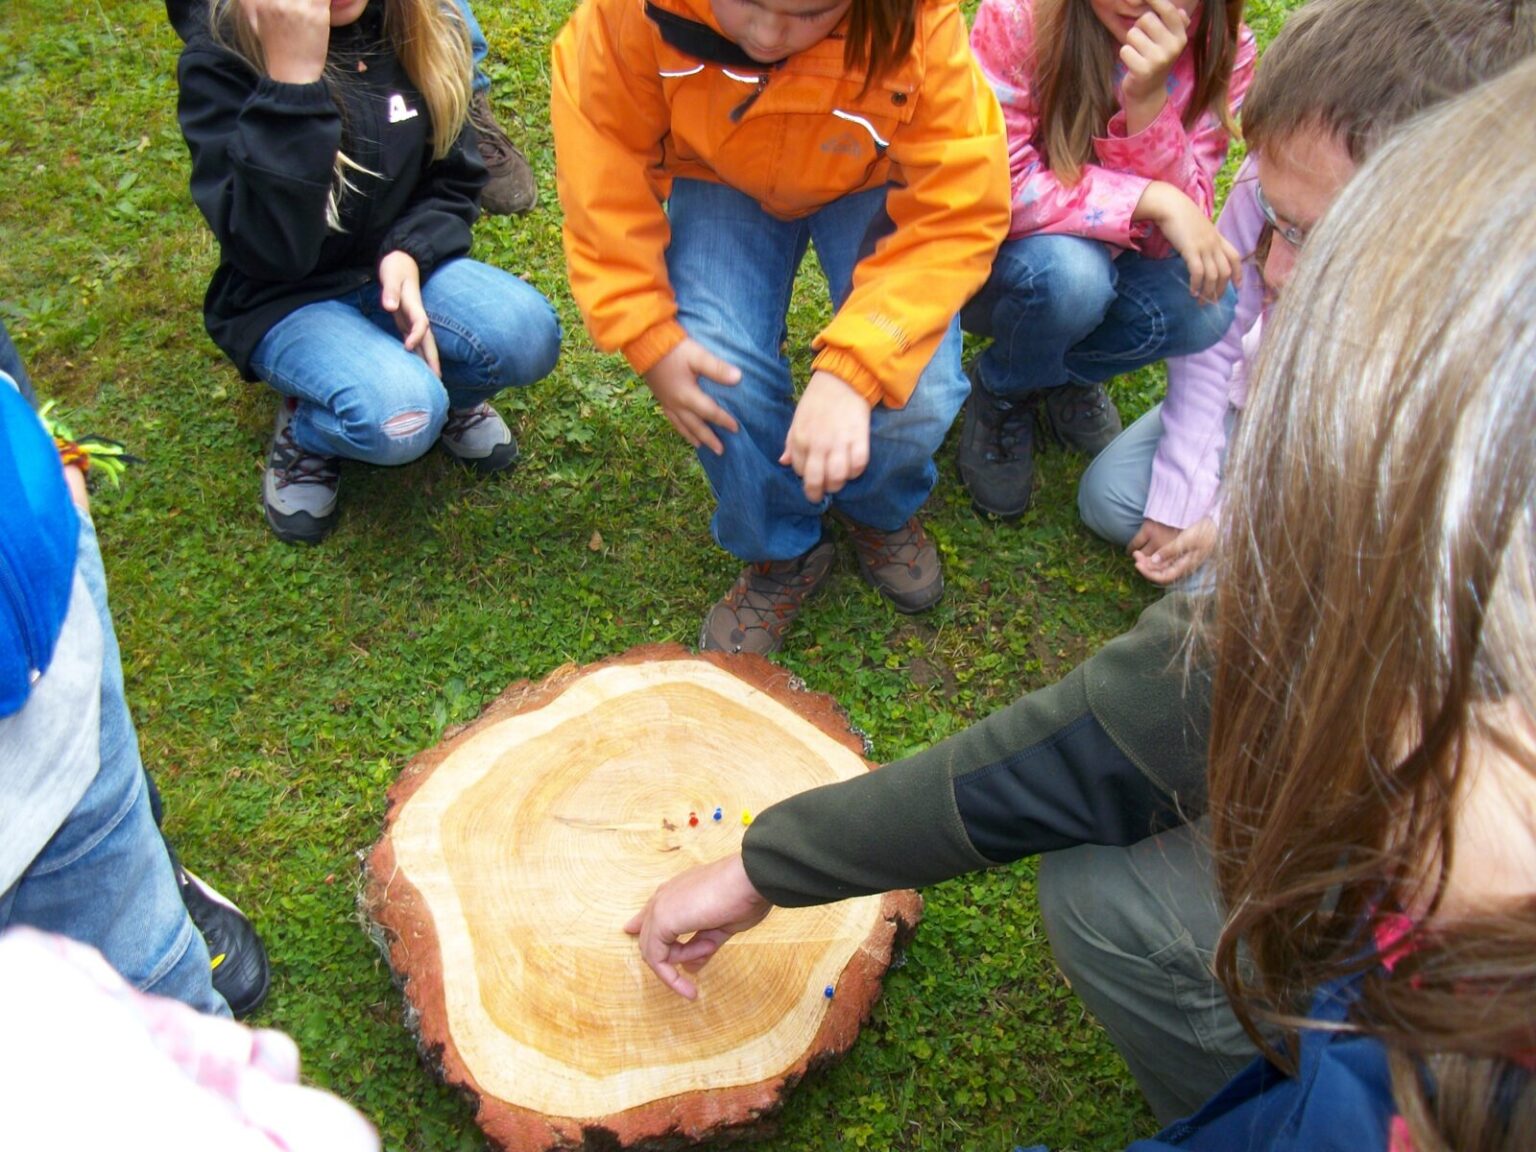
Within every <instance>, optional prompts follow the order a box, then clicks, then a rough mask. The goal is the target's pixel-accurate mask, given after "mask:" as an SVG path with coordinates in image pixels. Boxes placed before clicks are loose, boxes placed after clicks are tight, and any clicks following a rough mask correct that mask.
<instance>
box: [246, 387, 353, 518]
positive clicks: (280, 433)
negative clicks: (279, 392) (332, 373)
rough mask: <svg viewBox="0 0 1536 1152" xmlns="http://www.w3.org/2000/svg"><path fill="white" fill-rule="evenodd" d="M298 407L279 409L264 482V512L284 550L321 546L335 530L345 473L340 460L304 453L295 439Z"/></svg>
mask: <svg viewBox="0 0 1536 1152" xmlns="http://www.w3.org/2000/svg"><path fill="white" fill-rule="evenodd" d="M297 409H298V401H296V400H294V399H293V398H292V397H286V396H285V397H284V398H283V399H282V400H281V401H280V402H279V403H278V406H277V420H276V421H275V423H274V424H273V427H272V446H271V448H269V449H268V450H267V468H266V473H265V475H264V476H263V477H262V482H261V503H262V509H263V511H265V512H266V516H267V524H268V525H269V526H270V527H271V529H272V534H273V535H274V536H276V537H277V538H278V539H279V540H281V541H283V542H284V543H286V544H318V543H320V541H322V540H324V539H325V538H326V536H328V535H330V531H331V529H332V528H334V527H336V493H337V490H338V489H339V488H340V487H341V470H340V467H339V464H338V461H337V459H336V457H334V456H316V455H313V454H311V453H309V452H306V451H304V449H302V448H300V447H299V446H298V444H297V443H296V442H295V441H294V439H293V429H292V427H291V425H292V423H293V414H294V412H295V411H297Z"/></svg>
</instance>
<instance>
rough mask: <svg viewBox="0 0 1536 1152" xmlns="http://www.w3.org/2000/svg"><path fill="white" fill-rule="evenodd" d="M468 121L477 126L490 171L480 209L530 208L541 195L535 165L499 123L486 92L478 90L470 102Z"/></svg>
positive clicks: (509, 211) (499, 212) (505, 212)
mask: <svg viewBox="0 0 1536 1152" xmlns="http://www.w3.org/2000/svg"><path fill="white" fill-rule="evenodd" d="M469 122H470V123H471V124H473V125H474V126H475V137H476V143H477V145H478V146H479V150H480V159H481V160H483V161H485V167H486V170H487V171H488V172H489V173H490V174H491V179H490V182H489V183H488V184H486V186H485V188H484V189H483V190H482V191H481V193H480V207H481V209H482V210H483V211H485V212H486V213H487V214H489V215H491V216H514V215H516V214H518V213H520V212H526V211H528V210H529V209H530V208H532V207H533V205H534V203H535V202H536V201H537V200H538V198H539V186H538V184H536V183H535V182H534V179H533V168H532V167H531V166H530V165H529V163H528V158H527V157H526V156H524V155H523V154H522V153H521V152H519V151H518V150H517V147H516V146H515V145H514V144H513V143H512V141H511V140H510V139H509V138H508V137H507V134H506V133H505V132H503V131H502V130H501V125H500V124H498V123H496V115H495V113H493V112H492V111H491V98H490V96H489V95H487V94H486V93H484V92H476V93H475V95H474V98H473V99H472V100H471V101H470V104H469Z"/></svg>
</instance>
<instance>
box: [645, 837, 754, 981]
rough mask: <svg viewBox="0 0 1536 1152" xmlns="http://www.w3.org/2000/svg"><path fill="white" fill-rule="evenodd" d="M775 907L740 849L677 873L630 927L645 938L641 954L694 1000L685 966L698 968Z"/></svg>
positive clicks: (650, 965)
mask: <svg viewBox="0 0 1536 1152" xmlns="http://www.w3.org/2000/svg"><path fill="white" fill-rule="evenodd" d="M772 910H773V905H771V904H769V903H768V901H767V900H765V899H763V897H762V895H761V894H760V893H759V892H758V890H757V889H756V888H754V887H753V886H752V881H751V880H750V879H748V877H747V869H746V865H744V864H743V863H742V860H741V853H739V852H738V853H736V854H735V855H732V856H725V857H722V858H721V859H719V860H715V861H713V862H712V863H709V864H700V865H698V866H696V867H693V868H690V869H688V871H686V872H680V873H679V874H678V875H676V876H674V877H672V879H670V880H668V881H667V882H666V883H665V884H663V885H662V886H661V887H660V888H658V889H656V891H655V893H654V894H653V895H652V896H651V898H650V900H649V901H648V902H647V903H646V905H645V907H644V908H643V909H641V910H640V911H639V912H638V913H636V914H635V916H634V917H633V918H632V919H631V920H630V921H629V923H628V924H625V925H624V931H626V932H628V933H629V934H630V935H631V936H638V937H639V940H638V943H639V945H640V955H641V957H642V958H643V959H644V960H645V962H646V964H647V965H648V966H649V967H650V969H651V971H652V972H654V973H656V976H657V978H658V979H660V980H661V982H662V983H663V984H665V985H666V986H667V987H668V988H670V989H672V991H674V992H676V993H677V994H678V995H679V996H682V997H684V998H686V999H688V1000H692V999H694V998H696V997H697V996H698V994H699V990H698V987H697V985H695V984H694V982H693V981H692V980H690V979H689V978H688V977H687V976H685V975H683V970H684V969H686V970H687V971H689V972H697V971H698V970H699V969H700V968H702V967H704V965H705V964H707V963H708V962H709V958H710V957H711V956H713V955H714V954H715V953H716V952H718V951H719V950H720V946H721V945H722V944H724V943H725V942H726V941H727V940H729V939H730V938H731V937H732V936H734V935H735V934H736V933H737V932H744V931H746V930H747V929H748V928H751V927H753V926H754V925H756V924H758V923H760V922H761V921H762V919H763V918H764V917H765V916H767V915H768V913H769V912H771V911H772ZM685 936H686V937H687V939H686V940H684V939H683V937H685Z"/></svg>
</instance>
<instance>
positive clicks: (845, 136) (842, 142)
mask: <svg viewBox="0 0 1536 1152" xmlns="http://www.w3.org/2000/svg"><path fill="white" fill-rule="evenodd" d="M821 150H822V151H823V152H835V153H837V154H838V155H840V156H857V155H858V154H859V153H860V151H862V149H860V147H859V140H858V137H856V136H855V135H854V134H853V133H852V132H844V133H842V134H841V135H838V136H834V137H832V138H831V139H830V140H823V141H822V142H821Z"/></svg>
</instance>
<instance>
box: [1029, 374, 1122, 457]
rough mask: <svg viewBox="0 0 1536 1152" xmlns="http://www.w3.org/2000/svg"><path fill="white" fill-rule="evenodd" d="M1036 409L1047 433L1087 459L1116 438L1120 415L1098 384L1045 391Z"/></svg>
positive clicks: (1063, 386) (1076, 385) (1068, 385)
mask: <svg viewBox="0 0 1536 1152" xmlns="http://www.w3.org/2000/svg"><path fill="white" fill-rule="evenodd" d="M1040 407H1041V409H1042V411H1043V413H1044V420H1045V423H1046V426H1047V427H1048V428H1050V430H1051V434H1052V435H1053V436H1055V437H1056V439H1057V440H1058V441H1059V442H1061V443H1062V444H1065V445H1066V446H1067V447H1068V448H1076V449H1077V450H1078V451H1079V452H1086V453H1087V454H1088V455H1089V456H1097V455H1098V454H1099V453H1100V452H1102V451H1104V449H1106V448H1108V447H1109V442H1110V441H1111V440H1113V439H1114V438H1115V437H1116V436H1118V435H1120V431H1121V427H1120V413H1119V412H1118V411H1117V410H1116V409H1115V402H1114V401H1113V400H1111V399H1110V398H1109V393H1108V392H1107V391H1105V389H1104V385H1102V384H1063V385H1061V386H1060V387H1059V388H1046V389H1045V390H1044V399H1043V402H1042V404H1041V405H1040Z"/></svg>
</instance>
